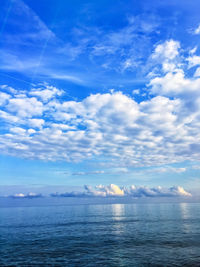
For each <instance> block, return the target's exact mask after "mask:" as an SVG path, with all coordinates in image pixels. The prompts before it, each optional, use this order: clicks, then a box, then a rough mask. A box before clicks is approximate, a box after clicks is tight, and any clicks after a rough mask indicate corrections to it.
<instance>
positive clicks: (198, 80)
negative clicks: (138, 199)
mask: <svg viewBox="0 0 200 267" xmlns="http://www.w3.org/2000/svg"><path fill="white" fill-rule="evenodd" d="M199 9H200V3H199V1H198V0H193V1H188V0H187V1H186V0H183V1H179V0H169V1H161V0H156V1H155V0H154V1H148V0H143V1H137V0H127V1H121V0H115V1H114V0H109V1H106V0H101V1H94V0H93V1H92V0H89V1H86V0H74V1H65V0H40V1H39V0H34V1H33V0H24V1H22V0H2V1H1V12H0V185H1V188H0V195H3V194H15V195H16V194H24V196H26V197H29V195H26V194H29V193H28V192H29V191H31V192H37V193H41V194H42V193H45V192H48V193H55V192H58V194H64V192H65V191H73V188H74V189H76V190H78V191H80V190H81V188H83V186H84V185H89V187H86V188H85V189H84V190H86V191H84V194H86V195H99V194H100V195H104V196H105V195H106V196H107V195H112V194H116V195H121V194H122V195H127V194H128V195H130V194H134V196H138V195H143V196H144V195H145V194H146V195H148V194H150V195H152V194H153V195H155V192H156V194H158V195H159V196H160V194H163V195H164V196H166V195H167V194H168V195H181V194H182V195H187V191H188V192H190V193H191V192H196V194H198V192H199V190H200V164H199V160H200V48H199V41H200V19H199ZM110 184H111V185H110ZM101 185H102V186H101ZM109 185H110V186H109ZM115 185H118V186H119V187H118V188H116V187H115ZM131 185H134V186H136V188H135V187H130V186H131ZM95 186H96V187H95ZM94 188H95V189H94ZM123 188H124V189H123ZM131 188H132V189H131ZM133 188H135V189H133ZM161 188H167V189H161ZM183 188H184V189H185V190H187V191H183V190H184V189H183ZM119 190H122V192H121V191H119ZM131 190H132V191H131ZM134 190H135V191H134ZM149 190H153V191H151V192H150V193H149ZM166 190H167V191H166ZM147 191H148V194H147ZM99 192H100V193H99ZM102 192H103V193H102ZM109 192H111V193H109ZM112 192H114V193H112ZM116 192H117V193H116ZM127 192H128V193H127ZM130 192H132V193H130ZM133 192H134V193H133ZM141 192H143V193H141ZM144 192H145V193H144ZM184 192H186V193H184ZM190 193H188V194H190ZM19 196H20V195H19ZM21 196H22V195H21Z"/></svg>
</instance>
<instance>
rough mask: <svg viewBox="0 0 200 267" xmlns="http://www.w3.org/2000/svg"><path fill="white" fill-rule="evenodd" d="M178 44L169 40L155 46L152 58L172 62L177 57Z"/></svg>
mask: <svg viewBox="0 0 200 267" xmlns="http://www.w3.org/2000/svg"><path fill="white" fill-rule="evenodd" d="M179 48H180V43H179V42H178V41H174V40H169V41H166V42H164V43H163V44H159V45H157V46H156V48H155V51H154V53H153V55H152V58H154V59H159V60H162V59H164V60H173V59H175V57H177V56H178V55H179Z"/></svg>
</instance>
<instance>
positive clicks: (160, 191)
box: [51, 184, 192, 198]
mask: <svg viewBox="0 0 200 267" xmlns="http://www.w3.org/2000/svg"><path fill="white" fill-rule="evenodd" d="M51 196H53V197H133V198H141V197H191V196H192V195H191V194H190V193H189V192H187V191H185V190H184V188H183V187H181V186H174V187H170V188H162V187H161V186H158V187H154V188H149V187H146V186H135V185H131V186H129V187H124V186H123V187H119V186H118V185H115V184H110V185H108V186H105V185H98V186H95V187H94V188H93V187H92V186H88V185H86V186H85V191H84V192H70V193H64V194H59V193H55V194H52V195H51Z"/></svg>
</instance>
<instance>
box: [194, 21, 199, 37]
mask: <svg viewBox="0 0 200 267" xmlns="http://www.w3.org/2000/svg"><path fill="white" fill-rule="evenodd" d="M194 34H197V35H198V34H200V24H199V25H198V27H197V28H196V29H195V30H194Z"/></svg>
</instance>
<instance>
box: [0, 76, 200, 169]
mask: <svg viewBox="0 0 200 267" xmlns="http://www.w3.org/2000/svg"><path fill="white" fill-rule="evenodd" d="M167 75H168V74H166V75H164V76H163V77H159V78H158V77H157V78H153V79H152V81H151V82H150V86H151V87H150V90H152V91H153V92H154V93H155V94H159V93H160V94H163V95H166V96H159V95H158V96H155V97H152V98H151V99H149V100H145V101H143V102H141V103H137V102H136V101H135V100H134V99H133V98H131V97H130V96H127V95H125V94H123V93H122V92H114V91H112V92H110V93H106V94H94V95H90V96H88V97H87V98H85V99H83V100H82V101H80V102H78V101H64V100H62V99H60V98H59V97H57V95H54V96H51V97H52V98H51V99H49V101H46V98H45V99H44V98H43V99H41V100H40V101H39V100H38V99H37V98H36V97H33V96H32V95H31V94H32V91H29V92H27V93H26V92H25V91H23V92H22V91H21V92H20V91H17V92H15V95H14V96H13V95H10V94H9V98H8V100H7V101H8V103H7V102H6V103H5V104H4V105H3V106H2V109H0V119H1V120H3V121H4V124H6V127H5V132H4V133H2V134H1V135H0V149H1V152H2V153H6V154H9V155H12V156H15V155H19V152H20V156H21V157H24V158H31V159H32V158H37V159H41V160H66V161H80V160H83V159H86V158H92V157H98V156H102V155H103V156H104V157H105V158H107V159H110V160H112V161H116V162H117V161H118V160H119V159H120V161H121V164H122V165H121V166H123V167H127V166H153V165H162V164H169V163H174V162H181V161H184V160H198V159H199V151H198V149H197V147H198V145H199V143H200V134H199V125H200V121H199V114H200V110H199V106H198V105H197V104H196V108H195V112H192V111H189V110H188V109H187V108H186V107H185V103H186V102H187V98H185V100H184V99H183V97H182V98H181V97H179V96H181V94H183V93H184V94H185V91H183V88H182V84H184V83H185V78H184V76H183V75H181V76H178V78H179V82H178V81H177V82H176V83H175V80H176V79H177V80H178V78H177V76H176V74H171V79H169V78H167V77H166V76H167ZM174 76H175V77H174ZM166 80H167V82H166ZM180 80H181V81H182V82H180ZM186 80H187V84H189V85H191V87H192V88H190V89H188V88H187V86H186V87H185V88H186V89H187V90H190V94H191V95H193V98H194V101H193V103H192V105H193V104H194V103H195V101H198V97H196V95H198V94H199V92H198V90H197V88H198V86H197V85H196V83H199V81H198V80H190V79H186ZM167 83H168V84H167ZM194 83H195V85H194ZM166 84H167V85H166ZM180 84H181V85H180ZM174 86H175V87H177V90H175V92H174V91H173V89H174ZM158 87H159V88H161V89H160V91H159V90H158V89H157V88H158ZM39 88H41V87H39ZM44 88H45V87H44ZM47 88H49V87H47ZM186 89H185V90H186ZM44 90H45V89H44ZM33 91H34V92H35V91H40V89H38V90H37V87H35V88H34V89H33ZM168 95H171V96H173V95H177V96H178V97H177V98H175V99H170V98H169V97H168ZM193 98H192V99H193ZM197 103H198V102H197ZM107 162H108V164H109V161H107Z"/></svg>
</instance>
